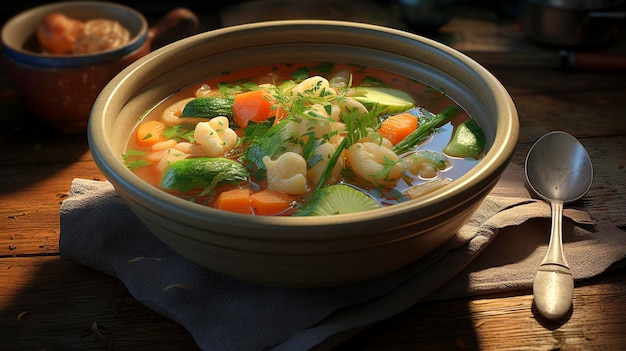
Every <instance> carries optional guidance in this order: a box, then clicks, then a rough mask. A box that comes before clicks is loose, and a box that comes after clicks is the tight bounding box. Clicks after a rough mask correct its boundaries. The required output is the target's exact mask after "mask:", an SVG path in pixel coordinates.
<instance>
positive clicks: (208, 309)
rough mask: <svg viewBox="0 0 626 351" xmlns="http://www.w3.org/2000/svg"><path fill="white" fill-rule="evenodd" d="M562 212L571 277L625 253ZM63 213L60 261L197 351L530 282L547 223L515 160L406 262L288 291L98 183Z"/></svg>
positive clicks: (77, 194)
mask: <svg viewBox="0 0 626 351" xmlns="http://www.w3.org/2000/svg"><path fill="white" fill-rule="evenodd" d="M564 215H565V217H566V220H565V223H564V225H563V229H564V242H565V244H564V246H565V250H566V256H567V259H568V262H569V263H570V266H571V269H572V273H573V275H574V278H575V279H576V280H581V279H585V278H589V277H592V276H595V275H598V274H600V273H602V272H604V271H606V270H607V269H609V268H611V267H613V266H614V264H616V263H618V262H620V261H621V260H622V259H623V258H625V257H626V233H625V232H624V231H621V230H620V229H618V228H616V227H614V226H612V225H611V224H608V223H602V222H600V223H594V221H593V220H592V218H590V216H589V215H588V214H587V213H586V212H583V211H580V210H574V209H571V208H568V209H566V210H565V211H564ZM60 216H61V237H60V252H61V256H62V257H63V258H64V259H68V260H72V261H75V262H77V263H79V264H82V265H85V266H87V267H90V268H92V269H95V270H98V271H100V272H104V273H106V274H109V275H112V276H115V277H117V278H119V279H120V280H121V281H122V282H124V284H125V285H126V287H127V288H128V290H129V291H130V293H131V294H132V295H133V296H134V297H135V298H136V299H137V300H139V301H140V302H142V303H143V304H144V305H146V306H147V307H149V308H151V309H153V310H155V311H156V312H158V313H160V314H162V315H164V316H165V317H167V318H170V319H172V320H174V321H176V322H178V323H180V324H181V325H183V326H184V327H185V328H187V330H188V331H189V332H190V333H191V335H192V336H193V338H194V340H195V341H196V343H197V344H198V345H199V346H200V348H202V349H205V350H290V351H293V350H311V349H315V350H326V349H330V348H332V347H334V346H336V345H337V344H339V343H340V342H342V341H344V340H345V339H347V338H348V337H350V336H352V335H354V334H355V333H357V332H359V331H361V330H363V329H365V328H367V327H368V326H370V325H372V324H374V323H376V322H379V321H382V320H384V319H386V318H389V317H391V316H393V315H396V314H398V313H400V312H402V311H405V310H407V309H409V308H410V307H411V306H413V305H414V304H416V303H417V302H420V301H425V300H441V299H451V298H458V297H464V296H469V295H477V294H483V293H492V292H503V291H512V290H519V289H528V288H530V287H531V286H532V279H533V276H534V274H535V271H536V269H537V267H538V265H539V263H540V261H541V259H542V258H543V255H544V253H545V251H546V248H547V242H548V238H549V231H550V220H549V217H550V206H549V204H547V203H545V202H543V201H540V200H537V199H533V198H532V197H531V195H530V194H529V192H528V190H527V189H526V187H525V183H524V175H523V170H522V169H521V167H519V166H517V165H514V164H511V165H510V166H509V167H508V168H507V170H506V172H505V173H504V175H503V177H502V178H501V180H500V181H499V182H498V184H497V186H496V188H495V189H494V190H493V191H492V192H491V193H490V195H489V196H488V197H487V198H486V199H485V200H484V202H483V203H482V204H481V206H480V208H479V209H478V211H477V212H476V214H475V215H474V216H473V217H472V218H471V219H470V220H469V221H468V223H467V224H466V225H465V226H464V227H463V228H461V229H460V230H459V231H458V233H457V235H456V236H454V237H453V238H452V239H450V240H449V241H448V242H447V243H445V244H444V245H442V246H441V247H439V248H438V249H436V250H435V251H434V252H432V253H430V254H429V255H427V256H426V257H423V258H422V259H420V260H418V261H417V262H415V263H414V264H412V265H410V266H408V267H406V268H404V269H401V270H399V271H397V272H394V273H392V274H389V275H387V276H384V277H381V278H377V279H373V280H370V281H366V282H362V283H356V284H350V285H345V286H339V287H332V288H318V289H287V288H277V287H268V286H262V285H256V284H250V283H245V282H241V281H237V280H233V279H230V278H226V277H223V276H220V275H217V274H214V273H212V272H210V271H207V270H205V269H202V268H200V267H198V266H197V265H195V264H193V263H191V262H189V261H188V260H186V259H184V258H182V257H181V256H179V255H178V254H177V253H175V252H173V251H172V250H171V249H169V248H168V247H167V246H165V245H164V244H163V243H162V242H160V241H159V240H158V239H157V238H156V237H155V236H153V235H152V234H151V233H150V231H148V230H147V229H146V228H145V227H144V226H143V225H142V223H141V222H140V221H139V220H138V219H137V217H135V215H134V214H133V213H132V212H131V211H130V210H129V208H128V207H127V206H126V204H125V203H124V202H123V201H122V200H121V199H120V198H119V197H118V196H117V194H116V192H115V190H114V189H113V187H112V186H111V184H110V183H108V182H106V181H104V182H103V181H93V180H84V179H74V181H73V182H72V185H71V189H70V196H69V197H68V198H67V199H65V200H64V201H63V203H62V205H61V209H60ZM530 307H531V306H528V308H530Z"/></svg>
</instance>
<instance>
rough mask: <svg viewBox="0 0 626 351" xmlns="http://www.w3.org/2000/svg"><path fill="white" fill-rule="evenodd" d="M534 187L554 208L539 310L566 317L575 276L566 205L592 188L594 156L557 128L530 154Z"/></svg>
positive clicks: (538, 288)
mask: <svg viewBox="0 0 626 351" xmlns="http://www.w3.org/2000/svg"><path fill="white" fill-rule="evenodd" d="M525 168H526V179H527V180H528V184H529V185H530V187H531V188H532V189H533V190H534V191H535V192H536V193H537V194H538V195H539V196H540V197H542V198H543V199H545V200H547V201H549V202H550V207H551V208H552V229H551V234H550V242H549V244H548V251H547V253H546V256H545V257H544V259H543V261H542V262H541V265H540V266H539V269H538V270H537V274H536V275H535V280H534V282H533V294H534V302H535V306H536V307H537V310H538V311H539V312H540V313H541V314H542V315H543V316H544V317H545V318H548V319H558V318H560V317H562V316H564V315H565V314H566V313H567V312H568V311H569V309H570V307H571V305H572V295H573V294H574V279H573V277H572V274H571V272H570V268H569V265H568V263H567V260H566V259H565V255H564V254H563V244H562V225H561V222H562V215H563V204H564V203H568V202H572V201H575V200H578V199H580V198H581V197H583V196H584V195H585V194H586V193H587V191H589V188H590V187H591V181H592V178H593V168H592V166H591V159H590V158H589V155H588V154H587V151H586V150H585V148H584V147H583V146H582V144H580V142H579V141H578V140H577V139H576V138H575V137H573V136H571V135H570V134H568V133H565V132H561V131H554V132H550V133H548V134H545V135H544V136H542V137H541V138H539V139H538V140H537V141H536V142H535V144H534V145H533V146H532V147H531V148H530V151H529V152H528V155H527V156H526V165H525Z"/></svg>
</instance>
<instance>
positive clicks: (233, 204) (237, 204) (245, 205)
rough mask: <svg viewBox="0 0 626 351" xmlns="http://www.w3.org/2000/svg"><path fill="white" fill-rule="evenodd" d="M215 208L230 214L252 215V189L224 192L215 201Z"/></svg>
mask: <svg viewBox="0 0 626 351" xmlns="http://www.w3.org/2000/svg"><path fill="white" fill-rule="evenodd" d="M215 208H217V209H220V210H224V211H230V212H237V213H243V214H252V209H251V208H250V189H240V188H236V189H228V190H225V191H223V192H222V193H220V194H219V196H218V197H217V200H215Z"/></svg>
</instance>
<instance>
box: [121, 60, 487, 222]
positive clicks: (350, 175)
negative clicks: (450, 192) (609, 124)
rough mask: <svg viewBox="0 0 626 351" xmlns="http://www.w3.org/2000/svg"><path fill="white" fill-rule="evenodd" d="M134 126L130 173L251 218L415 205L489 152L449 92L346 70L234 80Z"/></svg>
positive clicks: (248, 73) (277, 68) (182, 94)
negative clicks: (417, 199)
mask: <svg viewBox="0 0 626 351" xmlns="http://www.w3.org/2000/svg"><path fill="white" fill-rule="evenodd" d="M138 117H141V118H140V122H139V123H138V125H137V127H136V128H135V130H134V131H133V132H132V135H131V137H130V138H129V141H128V146H127V149H126V152H125V153H124V155H122V157H123V159H124V162H125V164H126V165H127V167H129V168H130V169H132V170H133V172H135V173H136V174H137V175H138V176H139V177H141V178H142V179H144V180H145V181H147V182H149V183H150V184H152V185H154V186H156V187H159V188H160V189H162V190H164V191H167V192H169V193H171V194H173V195H176V196H180V197H182V198H185V199H188V200H189V201H193V202H196V203H198V204H199V205H203V206H211V207H215V208H218V209H221V210H225V211H233V212H238V213H245V214H250V215H282V216H289V215H291V216H309V215H333V214H342V213H351V212H357V211H364V210H369V209H374V208H379V207H383V206H391V205H394V204H397V203H399V202H403V201H410V200H412V199H415V198H417V197H419V196H422V195H423V194H426V193H428V192H431V191H433V190H435V189H438V188H440V187H443V186H446V184H448V183H450V182H452V181H454V179H457V178H458V177H460V176H462V175H463V174H465V173H466V172H467V171H469V170H470V169H471V168H472V167H473V166H474V165H475V164H476V163H477V162H478V161H479V159H480V158H481V157H482V153H483V148H484V144H485V137H484V135H483V132H482V130H481V128H480V126H478V124H477V123H476V122H475V120H474V119H472V118H470V116H468V115H467V113H466V112H465V111H463V109H462V108H461V107H460V106H458V105H457V104H456V103H455V102H454V101H453V100H451V99H450V98H449V97H448V96H446V95H445V92H444V91H443V90H442V89H438V88H437V87H429V86H427V85H425V84H423V83H421V82H419V81H415V80H412V79H408V78H406V77H402V76H399V75H395V74H392V73H390V72H385V71H382V70H378V69H373V68H369V67H362V66H356V65H350V64H338V63H324V62H323V63H300V64H274V65H265V66H259V67H253V68H249V69H245V70H240V71H236V72H227V73H224V74H222V75H220V76H216V77H210V78H207V79H205V80H203V81H200V82H198V83H197V84H194V85H192V86H189V87H185V88H183V89H181V90H180V91H178V92H176V93H173V94H172V95H171V96H169V97H167V98H165V99H164V100H163V101H162V102H161V103H159V104H158V105H157V106H155V107H154V108H153V109H152V110H151V111H149V112H148V113H147V114H146V115H145V116H138Z"/></svg>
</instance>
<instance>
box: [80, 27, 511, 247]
mask: <svg viewBox="0 0 626 351" xmlns="http://www.w3.org/2000/svg"><path fill="white" fill-rule="evenodd" d="M305 27H306V28H320V29H325V30H328V29H334V30H337V29H343V30H351V31H357V32H370V31H376V32H378V33H381V34H384V35H388V36H392V37H399V38H402V39H404V40H411V41H414V42H415V44H416V45H423V46H425V47H429V48H431V49H432V50H434V51H437V52H438V53H441V54H444V55H446V56H447V57H450V58H451V59H453V60H456V61H458V62H460V63H462V64H464V65H465V66H467V68H468V69H470V70H473V71H474V72H476V73H477V74H478V75H479V76H480V77H481V79H482V80H483V81H484V83H485V84H487V85H488V86H489V87H490V89H491V90H492V91H493V95H494V96H499V97H500V98H501V99H502V100H500V101H501V103H498V107H497V108H498V123H499V124H500V125H498V127H497V129H496V134H495V137H494V138H495V140H496V141H497V142H495V143H494V144H493V145H491V148H490V150H489V151H488V152H487V153H486V154H485V156H484V157H483V159H482V160H481V161H480V162H479V163H478V164H477V165H476V166H475V167H474V168H473V169H472V170H471V171H470V172H468V173H467V174H465V175H463V176H462V177H460V178H458V179H457V180H455V181H454V182H453V183H452V184H450V185H448V186H446V187H445V188H442V189H439V190H437V191H434V192H432V193H430V194H428V195H426V196H423V197H421V198H419V199H415V200H411V201H408V202H405V203H401V204H396V205H393V206H389V207H385V208H381V209H374V210H370V211H365V212H358V213H352V214H343V215H336V216H319V217H315V216H312V217H271V216H251V215H243V214H237V213H230V212H226V211H220V210H217V209H214V208H208V207H203V206H199V205H197V204H192V203H189V202H188V201H185V200H182V199H180V198H177V197H175V196H173V195H170V194H167V193H166V192H164V191H162V190H160V189H157V188H156V187H154V186H152V185H150V184H148V183H147V182H144V181H143V180H140V179H139V178H138V177H137V176H134V177H133V176H129V175H130V174H132V175H134V174H133V173H132V172H130V171H129V170H128V169H126V167H125V166H124V165H123V163H122V161H121V157H120V155H116V154H115V153H114V152H112V150H111V148H110V147H108V146H109V145H108V142H109V137H108V136H107V135H106V134H105V133H104V129H105V127H106V126H105V123H104V118H103V117H104V116H105V115H106V112H107V110H111V109H114V107H113V105H115V104H112V103H111V101H110V98H111V96H114V95H115V93H116V92H117V91H119V90H120V86H122V85H123V84H124V83H125V81H127V80H132V79H134V77H133V76H134V75H136V74H146V66H150V65H158V63H159V62H161V61H162V60H163V59H164V58H163V57H164V56H165V55H167V54H168V53H171V52H173V51H175V50H184V49H186V48H190V47H193V46H194V45H196V43H197V42H209V41H210V40H211V39H214V38H217V37H220V36H228V35H231V34H233V33H241V32H243V33H245V32H247V31H255V30H260V29H264V30H297V29H298V28H300V29H302V28H305ZM142 66H143V67H142ZM518 133H519V121H518V116H517V111H516V109H515V105H514V103H513V101H512V99H511V97H510V95H509V94H508V92H507V91H506V89H505V88H504V86H503V85H502V84H501V83H500V82H499V81H498V80H497V79H496V78H495V76H494V75H493V74H491V73H490V72H489V71H487V70H486V69H485V68H484V67H482V66H481V65H480V64H478V63H477V62H476V61H474V60H473V59H471V58H469V57H468V56H466V55H465V54H463V53H461V52H459V51H457V50H455V49H453V48H451V47H449V46H447V45H445V44H442V43H440V42H437V41H435V40H432V39H429V38H426V37H422V36H419V35H417V34H413V33H409V32H405V31H402V30H399V29H394V28H388V27H383V26H379V25H374V24H365V23H356V22H347V21H335V20H278V21H266V22H256V23H247V24H241V25H236V26H231V27H225V28H220V29H216V30H212V31H208V32H204V33H200V34H196V35H194V36H191V37H188V38H185V39H181V40H179V41H176V42H174V43H171V44H168V45H166V46H164V47H162V48H160V49H158V50H155V51H153V52H152V53H150V54H148V55H146V56H144V57H143V58H141V59H139V60H138V61H136V62H134V63H132V64H131V65H129V66H128V67H127V68H125V69H124V70H123V71H122V72H120V73H119V74H118V75H117V76H116V77H114V78H113V79H112V80H111V81H110V82H109V84H108V85H107V86H106V87H105V88H104V89H103V90H102V92H101V94H100V95H99V97H98V98H97V99H96V102H95V103H94V107H93V109H92V113H91V116H90V119H89V128H88V141H89V144H90V148H91V151H92V153H93V154H94V160H95V162H96V164H97V165H98V167H99V168H100V170H101V171H102V173H103V174H104V175H105V177H107V179H109V180H110V181H111V182H112V183H113V185H114V187H115V189H116V190H117V191H118V193H119V194H120V195H121V196H122V197H123V198H125V199H126V200H127V201H130V202H132V203H133V204H134V205H139V206H142V207H145V208H147V209H148V210H151V206H155V203H160V206H161V208H162V209H164V210H165V211H168V213H171V218H176V217H177V216H180V215H183V214H184V215H185V216H186V218H187V219H188V221H189V223H186V224H187V225H189V226H194V227H197V228H201V227H202V225H206V223H207V222H211V223H218V224H220V225H223V226H228V230H224V232H223V234H226V235H229V236H237V237H241V238H249V239H255V240H311V237H310V236H308V235H306V234H304V235H294V234H293V233H294V232H304V233H312V232H315V233H317V234H316V237H315V240H332V239H336V237H337V233H342V236H343V237H344V238H350V237H356V236H363V235H379V234H378V233H380V232H381V231H383V232H384V231H386V230H389V229H386V230H385V228H384V226H381V225H380V224H377V223H378V222H382V221H380V220H381V219H383V218H385V219H388V218H389V217H392V218H394V219H398V221H400V222H402V221H403V220H404V219H408V218H412V217H414V216H415V212H416V211H418V210H420V209H426V210H428V211H426V216H425V217H424V218H422V220H423V221H427V220H429V219H430V218H432V217H434V216H435V215H436V214H439V213H440V212H441V211H445V212H449V213H452V212H454V209H455V208H459V207H461V206H463V205H464V204H466V203H467V202H469V201H471V200H472V199H473V198H475V197H478V196H484V194H483V193H482V192H481V191H476V187H478V186H480V185H481V183H483V184H484V183H488V184H487V186H488V187H493V186H494V185H495V183H496V182H497V180H498V179H499V176H498V177H497V178H496V179H491V178H492V177H493V175H492V174H493V173H492V172H498V173H500V174H501V172H502V171H503V170H504V168H505V167H506V166H507V165H508V162H509V161H510V158H511V156H512V154H513V151H514V149H515V147H516V144H517V139H518ZM480 188H481V189H482V188H483V186H480ZM459 194H462V195H465V196H464V197H463V198H462V200H461V201H458V202H457V203H456V204H455V205H454V206H453V207H447V208H442V207H443V203H444V201H443V200H446V199H449V198H451V197H453V196H454V197H457V196H458V195H459ZM357 223H359V228H367V232H361V231H349V230H348V231H346V229H348V228H350V226H352V225H355V224H357ZM365 224H367V226H365ZM259 226H264V227H266V228H269V229H270V230H268V231H267V233H264V234H263V235H262V236H259V235H258V233H255V230H254V229H255V228H258V227H259ZM329 229H330V230H329ZM180 235H186V234H185V233H180ZM190 237H192V238H194V239H196V240H201V239H198V238H197V237H193V236H190Z"/></svg>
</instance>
